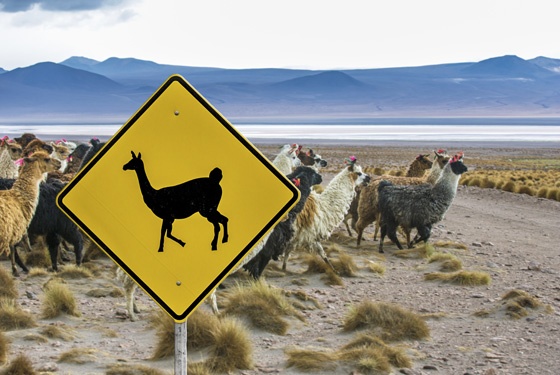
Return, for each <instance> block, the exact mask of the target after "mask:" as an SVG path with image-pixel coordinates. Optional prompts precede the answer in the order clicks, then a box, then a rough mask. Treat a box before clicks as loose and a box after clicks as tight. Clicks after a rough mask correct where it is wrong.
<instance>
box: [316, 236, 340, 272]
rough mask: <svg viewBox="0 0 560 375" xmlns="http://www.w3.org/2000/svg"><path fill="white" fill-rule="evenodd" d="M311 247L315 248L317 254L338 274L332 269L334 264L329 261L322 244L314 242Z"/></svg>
mask: <svg viewBox="0 0 560 375" xmlns="http://www.w3.org/2000/svg"><path fill="white" fill-rule="evenodd" d="M313 248H314V249H315V251H316V252H317V254H319V255H320V256H321V258H323V260H324V261H325V263H327V264H328V265H329V267H330V268H331V269H332V270H333V272H334V273H335V274H337V275H338V272H337V270H335V269H334V266H333V265H332V263H331V261H330V260H329V258H328V257H327V253H325V250H324V249H323V246H322V245H321V244H320V243H319V242H316V243H315V244H314V245H313Z"/></svg>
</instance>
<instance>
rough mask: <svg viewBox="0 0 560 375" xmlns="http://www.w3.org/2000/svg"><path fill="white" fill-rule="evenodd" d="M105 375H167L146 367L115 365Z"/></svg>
mask: <svg viewBox="0 0 560 375" xmlns="http://www.w3.org/2000/svg"><path fill="white" fill-rule="evenodd" d="M189 374H191V371H189ZM193 374H194V373H193ZM105 375H167V373H165V372H163V371H161V370H158V369H155V368H152V367H148V366H143V365H127V364H123V363H117V364H114V365H111V367H109V369H108V370H107V372H105ZM194 375H196V374H194Z"/></svg>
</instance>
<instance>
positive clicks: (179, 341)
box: [175, 320, 187, 375]
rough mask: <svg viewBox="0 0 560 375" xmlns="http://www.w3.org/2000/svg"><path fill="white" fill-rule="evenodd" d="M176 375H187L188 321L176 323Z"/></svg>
mask: <svg viewBox="0 0 560 375" xmlns="http://www.w3.org/2000/svg"><path fill="white" fill-rule="evenodd" d="M175 375H187V321H186V320H185V321H184V322H182V323H175Z"/></svg>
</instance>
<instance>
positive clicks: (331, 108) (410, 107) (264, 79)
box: [0, 55, 560, 122]
mask: <svg viewBox="0 0 560 375" xmlns="http://www.w3.org/2000/svg"><path fill="white" fill-rule="evenodd" d="M0 73H1V74H0V122H2V121H4V122H6V121H9V120H12V119H21V120H22V121H23V120H24V119H25V118H28V117H32V118H33V119H37V118H39V119H41V118H49V119H62V118H71V119H72V121H73V122H77V121H84V122H96V121H103V119H107V118H111V119H117V120H116V121H118V122H121V121H125V120H126V119H127V118H129V117H130V116H131V115H132V114H133V113H134V112H135V111H136V110H137V109H138V108H139V107H140V106H141V105H142V104H143V103H144V102H145V101H146V100H147V99H148V98H149V97H150V96H151V95H152V94H153V93H154V92H155V90H157V88H158V87H159V86H160V85H161V84H162V83H163V82H164V81H165V80H166V79H167V78H168V77H169V76H171V75H172V74H180V75H182V76H183V77H184V78H186V79H187V80H188V81H189V82H190V83H191V84H192V85H193V86H194V87H195V88H196V89H197V90H198V91H199V92H200V93H201V94H202V95H203V96H204V97H206V98H207V99H208V100H209V101H210V103H212V105H213V106H215V107H216V108H217V109H218V110H219V111H220V112H221V113H223V114H224V115H225V116H226V117H228V118H235V119H245V120H247V119H249V120H250V119H251V118H258V119H273V120H274V119H288V118H293V119H297V118H306V119H312V118H340V119H345V118H346V119H347V118H374V117H384V118H389V117H450V116H454V117H457V116H459V117H460V116H467V117H469V116H470V117H473V116H474V117H478V116H484V117H490V116H492V117H494V116H534V117H535V116H541V117H542V116H551V117H553V116H560V60H558V59H553V58H548V57H538V58H535V59H532V60H524V59H521V58H519V57H517V56H512V55H508V56H500V57H494V58H490V59H486V60H483V61H480V62H465V63H456V64H439V65H429V66H420V67H402V68H384V69H356V70H340V71H321V70H304V69H221V68H212V67H190V66H177V65H165V64H158V63H156V62H153V61H146V60H139V59H134V58H125V59H122V58H116V57H112V58H109V59H107V60H105V61H97V60H94V59H89V58H87V57H78V56H74V57H71V58H69V59H67V60H64V61H63V62H61V63H59V64H56V63H52V62H43V63H38V64H35V65H32V66H29V67H25V68H19V69H14V70H12V71H3V70H0ZM76 119H77V120H76ZM34 121H35V120H34Z"/></svg>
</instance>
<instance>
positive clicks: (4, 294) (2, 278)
mask: <svg viewBox="0 0 560 375" xmlns="http://www.w3.org/2000/svg"><path fill="white" fill-rule="evenodd" d="M17 297H18V291H17V288H16V283H15V281H14V278H13V277H12V276H11V275H10V274H9V273H8V271H7V270H6V269H5V268H4V267H0V298H8V299H16V298H17Z"/></svg>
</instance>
